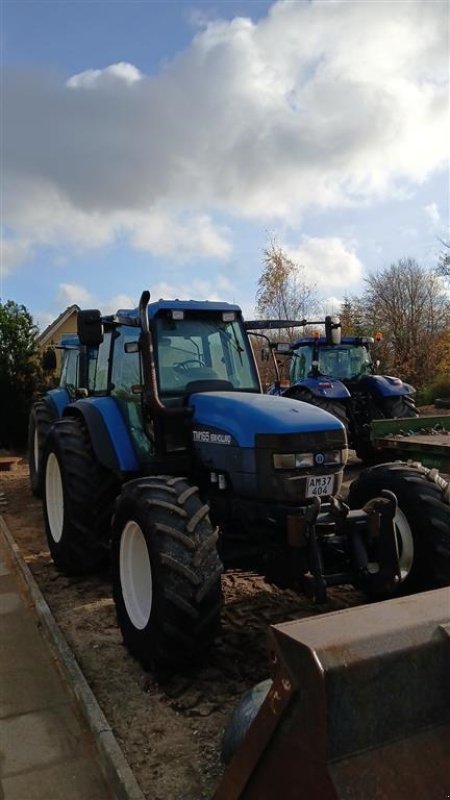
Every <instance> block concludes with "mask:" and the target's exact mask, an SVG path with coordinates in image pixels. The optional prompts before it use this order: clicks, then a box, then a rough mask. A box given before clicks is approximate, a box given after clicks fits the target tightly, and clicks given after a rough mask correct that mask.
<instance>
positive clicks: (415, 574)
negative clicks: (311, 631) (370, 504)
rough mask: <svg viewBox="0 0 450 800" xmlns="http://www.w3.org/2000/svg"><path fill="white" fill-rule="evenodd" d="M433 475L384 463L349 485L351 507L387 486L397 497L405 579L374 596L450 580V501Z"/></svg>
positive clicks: (359, 505)
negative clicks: (445, 497)
mask: <svg viewBox="0 0 450 800" xmlns="http://www.w3.org/2000/svg"><path fill="white" fill-rule="evenodd" d="M432 474H433V473H430V470H427V469H425V468H424V467H422V466H420V465H419V466H417V467H413V466H408V465H407V464H403V463H401V462H395V463H393V464H379V465H377V466H374V467H370V468H368V469H366V470H364V471H363V472H361V473H360V475H359V476H358V478H356V480H354V481H353V483H352V484H351V485H350V491H349V498H348V502H349V505H350V508H361V507H362V506H364V505H365V503H366V502H367V501H368V500H371V499H372V498H374V497H376V496H377V495H378V496H379V495H380V493H381V490H382V489H389V490H390V491H391V492H394V494H395V495H396V497H397V501H398V512H397V516H396V518H395V525H396V531H397V544H398V553H399V562H400V569H401V580H400V583H399V585H398V587H397V589H395V590H394V591H392V592H390V593H388V594H386V593H384V592H381V593H377V594H376V595H375V594H374V595H373V596H375V597H377V598H378V599H386V598H388V597H397V596H399V595H404V594H410V593H411V592H414V591H418V590H420V589H426V588H429V587H431V586H433V585H437V584H440V585H448V584H450V505H449V504H448V502H445V500H444V499H443V492H442V489H441V488H440V487H439V486H438V485H437V483H435V481H434V480H433V479H432ZM430 478H431V479H430Z"/></svg>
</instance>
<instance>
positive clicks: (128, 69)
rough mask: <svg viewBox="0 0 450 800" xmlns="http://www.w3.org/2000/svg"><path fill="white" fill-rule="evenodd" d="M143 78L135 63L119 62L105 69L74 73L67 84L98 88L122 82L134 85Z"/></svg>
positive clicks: (76, 86)
mask: <svg viewBox="0 0 450 800" xmlns="http://www.w3.org/2000/svg"><path fill="white" fill-rule="evenodd" d="M142 78H143V75H142V73H141V72H140V71H139V70H138V69H137V67H135V66H134V65H133V64H127V63H125V62H119V63H118V64H111V65H110V66H109V67H106V68H105V69H87V70H86V71H85V72H79V73H78V75H72V77H71V78H69V80H68V81H67V83H66V86H68V87H69V88H70V89H98V88H101V87H108V86H111V87H112V88H114V87H115V86H118V85H119V84H120V83H124V84H126V85H128V86H132V85H133V83H136V82H137V81H140V80H141V79H142Z"/></svg>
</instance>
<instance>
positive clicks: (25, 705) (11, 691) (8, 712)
mask: <svg viewBox="0 0 450 800" xmlns="http://www.w3.org/2000/svg"><path fill="white" fill-rule="evenodd" d="M67 701H68V696H67V688H66V687H65V686H63V683H62V678H60V676H59V674H58V673H57V672H56V670H55V668H54V666H53V664H52V663H51V662H49V661H42V662H41V661H35V663H34V664H33V666H32V667H29V668H28V669H24V668H23V666H22V664H20V665H18V668H16V669H4V670H1V671H0V718H2V717H10V716H12V715H13V714H25V713H27V712H29V711H38V710H40V709H44V708H51V707H52V706H55V705H58V704H59V703H66V702H67Z"/></svg>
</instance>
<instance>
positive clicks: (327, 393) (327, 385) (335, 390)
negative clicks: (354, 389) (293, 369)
mask: <svg viewBox="0 0 450 800" xmlns="http://www.w3.org/2000/svg"><path fill="white" fill-rule="evenodd" d="M292 385H293V386H299V387H300V388H305V389H308V390H309V391H310V392H311V394H314V395H315V396H316V397H323V398H325V399H328V400H347V399H348V398H349V397H350V392H349V391H348V389H347V387H346V386H344V384H343V383H342V381H337V380H335V379H334V378H327V377H326V375H324V376H321V377H320V378H305V379H304V380H302V381H296V383H293V384H292Z"/></svg>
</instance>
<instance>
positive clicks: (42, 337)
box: [36, 303, 80, 347]
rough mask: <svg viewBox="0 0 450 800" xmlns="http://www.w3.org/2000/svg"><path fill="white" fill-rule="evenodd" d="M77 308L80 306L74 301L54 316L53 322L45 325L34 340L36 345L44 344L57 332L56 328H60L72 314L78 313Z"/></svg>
mask: <svg viewBox="0 0 450 800" xmlns="http://www.w3.org/2000/svg"><path fill="white" fill-rule="evenodd" d="M79 310H80V307H79V306H77V304H76V303H74V304H73V305H71V306H68V307H67V308H66V310H65V311H63V312H62V313H61V314H60V315H59V317H56V319H55V320H54V321H53V322H51V323H50V325H47V327H46V328H45V330H44V331H42V333H40V334H39V336H38V337H37V340H36V341H37V343H38V346H39V347H42V346H43V345H45V344H46V343H47V342H48V341H49V340H50V339H51V338H52V337H53V336H54V335H55V334H56V333H57V331H58V328H60V327H61V325H64V323H65V322H66V321H67V320H68V319H69V318H70V317H71V316H72V314H73V313H78V311H79Z"/></svg>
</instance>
